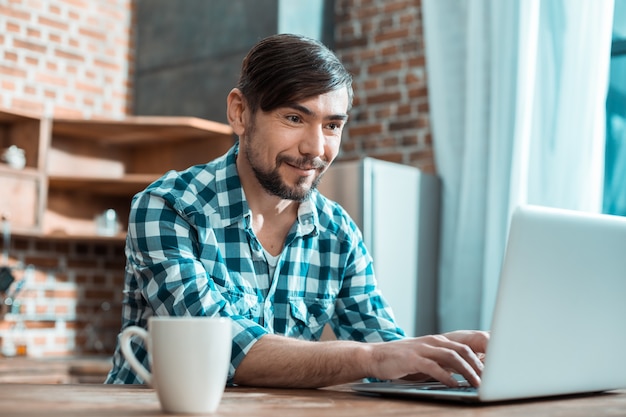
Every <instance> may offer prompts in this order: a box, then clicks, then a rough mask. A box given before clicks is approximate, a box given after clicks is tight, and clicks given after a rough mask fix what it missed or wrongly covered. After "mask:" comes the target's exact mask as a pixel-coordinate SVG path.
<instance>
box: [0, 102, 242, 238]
mask: <svg viewBox="0 0 626 417" xmlns="http://www.w3.org/2000/svg"><path fill="white" fill-rule="evenodd" d="M233 143H234V138H233V134H232V130H231V128H230V126H228V125H225V124H221V123H216V122H212V121H209V120H204V119H199V118H194V117H161V116H132V117H127V118H125V119H121V120H85V119H59V118H54V119H46V118H43V117H36V116H33V115H25V114H18V113H15V112H11V111H4V110H0V149H5V148H7V147H8V146H10V145H16V146H18V147H20V148H22V149H25V151H26V156H27V164H26V168H24V169H23V170H17V169H13V168H11V167H9V166H8V165H6V164H2V163H0V189H2V192H3V194H4V193H6V195H8V196H10V198H2V200H1V201H2V203H0V213H7V214H8V215H9V216H10V219H11V225H12V230H13V232H14V233H15V234H18V235H28V236H36V237H41V238H56V239H59V238H71V239H123V238H124V236H125V230H126V226H127V225H126V224H125V223H124V222H125V221H126V219H127V218H128V211H129V206H130V200H131V198H132V196H133V195H134V194H136V193H137V192H139V191H141V190H142V189H144V188H145V187H146V186H147V185H148V184H150V183H151V182H152V181H154V180H155V179H157V178H158V177H159V176H161V175H162V174H164V173H165V172H166V171H168V170H172V169H174V170H181V169H185V168H187V167H189V166H192V165H196V164H201V163H205V162H207V161H210V160H211V159H214V158H215V157H217V156H219V155H221V154H223V153H224V152H226V151H227V150H228V148H230V147H231V146H232V144H233ZM109 208H112V209H114V210H115V211H116V212H117V214H118V219H119V221H121V222H122V224H121V228H120V230H122V232H120V233H119V235H117V236H113V237H107V236H101V235H98V233H97V229H96V224H95V218H96V216H98V215H100V214H102V213H103V212H104V211H105V210H107V209H109Z"/></svg>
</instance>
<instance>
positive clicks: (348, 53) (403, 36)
mask: <svg viewBox="0 0 626 417" xmlns="http://www.w3.org/2000/svg"><path fill="white" fill-rule="evenodd" d="M132 5H133V1H132V0H4V1H3V2H1V3H0V91H2V95H1V97H0V107H5V108H8V109H15V110H28V111H35V112H40V113H41V112H43V113H45V114H50V113H51V112H54V115H55V116H66V115H71V116H78V117H86V118H90V117H93V118H98V117H118V116H121V115H124V114H128V113H129V112H130V109H131V100H132V81H131V80H132V71H133V42H132V39H133V36H132V34H133V32H132V7H133V6H132ZM421 18H422V16H421V7H420V1H419V0H336V50H337V53H338V55H339V57H340V58H341V59H342V61H343V62H344V63H345V64H346V66H347V68H348V69H349V70H350V71H351V72H352V73H353V75H354V89H355V102H354V108H353V111H352V114H351V119H350V122H349V124H348V131H347V132H346V135H345V137H344V141H343V144H342V153H341V155H340V158H342V159H355V158H358V157H362V156H373V157H376V158H379V159H384V160H389V161H394V162H400V163H404V164H408V165H413V166H416V167H418V168H421V169H422V170H424V171H427V172H432V171H433V170H434V164H433V158H432V146H431V135H430V127H429V113H428V111H429V110H428V99H427V89H426V74H425V64H424V45H423V38H422V23H421ZM0 244H1V242H0ZM0 247H1V246H0ZM10 263H11V264H12V265H13V266H14V267H16V269H15V271H14V273H15V275H16V278H17V279H18V280H20V279H22V278H23V277H24V276H25V275H28V276H29V278H28V279H27V285H26V286H25V288H24V289H23V290H22V292H21V293H20V294H21V299H20V300H19V301H20V305H19V306H14V308H13V310H14V313H15V314H13V313H11V314H9V315H8V316H7V320H3V321H0V337H3V339H7V340H8V339H9V338H13V337H18V339H19V340H26V341H27V343H28V352H29V354H30V355H42V356H45V355H64V354H72V353H92V352H102V353H109V352H111V351H112V349H113V346H114V345H115V336H116V334H117V332H118V330H119V324H120V308H121V304H120V302H121V290H122V286H123V264H124V255H123V243H121V242H116V243H86V242H74V241H63V240H61V241H48V240H40V239H35V238H33V239H27V238H17V239H13V240H12V242H11V246H10ZM29 265H32V268H27V267H28V266H29ZM27 271H28V272H27ZM6 309H7V307H5V310H6ZM20 322H21V323H22V324H23V325H24V326H25V327H26V329H25V330H24V329H21V330H20V329H15V326H16V323H20Z"/></svg>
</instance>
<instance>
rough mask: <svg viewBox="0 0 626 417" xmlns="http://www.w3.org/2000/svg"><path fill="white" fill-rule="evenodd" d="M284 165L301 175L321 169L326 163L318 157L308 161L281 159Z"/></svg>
mask: <svg viewBox="0 0 626 417" xmlns="http://www.w3.org/2000/svg"><path fill="white" fill-rule="evenodd" d="M282 162H284V163H285V164H286V165H289V166H290V167H291V168H294V169H296V170H298V171H300V172H302V173H303V175H311V174H312V173H314V172H317V171H323V170H324V169H325V168H326V166H328V164H327V163H326V162H324V161H322V160H320V159H314V160H308V161H293V160H291V161H290V160H283V161H282Z"/></svg>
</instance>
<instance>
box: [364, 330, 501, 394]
mask: <svg viewBox="0 0 626 417" xmlns="http://www.w3.org/2000/svg"><path fill="white" fill-rule="evenodd" d="M488 341H489V333H487V332H480V331H456V332H450V333H446V334H443V335H436V336H423V337H417V338H410V339H403V340H398V341H393V342H384V343H376V344H373V345H372V348H373V355H372V356H373V358H374V360H373V361H372V363H371V364H370V365H369V370H370V371H369V372H370V376H372V377H374V378H379V379H399V378H406V379H411V380H420V379H421V380H423V379H426V378H428V377H431V378H434V379H436V380H438V381H440V382H441V383H443V384H445V385H448V386H457V385H458V381H457V380H456V379H455V378H454V377H453V375H452V374H454V373H458V374H460V375H462V376H463V377H464V378H465V379H466V380H467V381H468V382H469V383H470V384H471V385H473V386H479V385H480V375H481V373H482V369H483V364H482V361H481V358H480V356H484V352H485V350H486V347H487V342H488Z"/></svg>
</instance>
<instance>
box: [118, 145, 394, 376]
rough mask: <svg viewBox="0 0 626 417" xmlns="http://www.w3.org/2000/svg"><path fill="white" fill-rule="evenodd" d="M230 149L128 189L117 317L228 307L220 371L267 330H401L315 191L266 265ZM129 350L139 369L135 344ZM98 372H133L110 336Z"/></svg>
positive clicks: (374, 336)
mask: <svg viewBox="0 0 626 417" xmlns="http://www.w3.org/2000/svg"><path fill="white" fill-rule="evenodd" d="M237 151H238V147H237V145H235V146H234V147H233V148H232V149H231V150H230V151H229V152H228V153H227V154H225V155H224V156H222V157H220V158H218V159H216V160H214V161H212V162H210V163H208V164H206V165H198V166H194V167H191V168H189V169H187V170H185V171H182V172H174V171H170V172H168V173H166V174H165V175H164V176H163V177H162V178H160V179H159V180H157V181H156V182H154V183H153V184H152V185H150V186H149V187H148V188H147V189H146V190H145V191H143V192H140V193H139V194H137V195H136V196H135V198H134V199H133V202H132V206H131V214H130V219H129V227H128V237H127V244H126V256H127V265H126V284H125V288H124V306H123V313H122V315H123V317H122V321H123V323H122V328H126V327H128V326H131V325H137V326H142V327H144V328H145V327H146V326H147V319H148V317H150V316H152V315H159V316H166V315H170V316H223V317H230V318H231V319H232V325H233V328H232V330H233V341H232V357H231V366H230V370H229V381H232V378H233V375H234V373H235V369H236V368H237V366H238V365H239V363H240V362H241V361H242V360H243V358H244V357H245V355H246V353H247V352H248V351H249V350H250V348H251V347H252V345H253V344H254V343H255V342H256V341H257V340H259V339H260V338H261V337H263V335H265V334H267V333H275V334H280V335H285V336H289V337H294V338H299V339H305V340H319V338H320V336H321V334H322V330H323V327H324V325H325V324H327V323H328V324H330V326H331V327H332V329H333V330H334V332H335V334H336V335H337V337H338V338H339V339H349V340H357V341H363V342H379V341H387V340H395V339H400V338H402V337H404V334H403V332H402V330H401V329H399V328H398V327H397V325H396V324H395V322H394V319H393V315H392V312H391V310H390V308H389V306H388V304H387V303H386V301H385V300H384V299H383V297H382V296H381V294H380V293H379V291H378V289H377V287H376V282H375V279H374V272H373V268H372V259H371V257H370V255H369V254H368V252H367V249H366V248H365V246H364V244H363V240H362V237H361V233H360V231H359V230H358V228H357V226H356V225H355V223H354V222H353V221H352V219H351V218H350V217H349V216H348V214H347V213H346V212H345V211H344V209H343V208H341V207H340V206H339V205H338V204H336V203H334V202H331V201H330V200H328V199H326V198H325V197H323V196H322V195H321V194H320V193H318V192H317V191H314V192H313V193H312V194H311V197H310V198H309V199H308V200H306V201H305V202H303V203H301V204H300V207H299V210H298V219H297V221H296V222H295V223H294V225H293V226H292V228H291V230H290V231H289V233H288V235H287V238H286V240H285V246H284V249H283V251H282V253H281V254H280V256H279V259H278V264H277V266H276V270H275V272H274V274H273V276H272V277H270V276H269V269H268V263H267V261H266V258H265V251H264V250H263V247H262V246H261V244H260V243H259V241H258V239H257V237H256V236H255V234H254V231H253V230H252V223H251V217H252V215H251V212H250V209H249V207H248V204H247V202H246V198H245V195H244V192H243V189H242V187H241V183H240V180H239V176H238V174H237V169H236V166H235V161H236V158H237ZM133 349H134V350H135V352H136V355H137V357H138V359H139V360H140V361H141V362H143V364H144V366H146V367H147V368H148V360H147V355H146V351H145V349H144V348H143V346H141V345H140V344H139V343H136V344H134V345H133ZM148 369H149V368H148ZM107 383H143V381H142V380H141V379H140V378H139V377H138V376H137V375H136V374H135V373H134V372H133V371H132V370H131V368H130V366H129V364H128V363H127V362H126V361H125V360H124V358H123V356H122V355H121V352H120V350H119V344H118V348H117V349H116V352H115V355H114V360H113V369H112V370H111V372H110V374H109V376H108V378H107Z"/></svg>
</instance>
